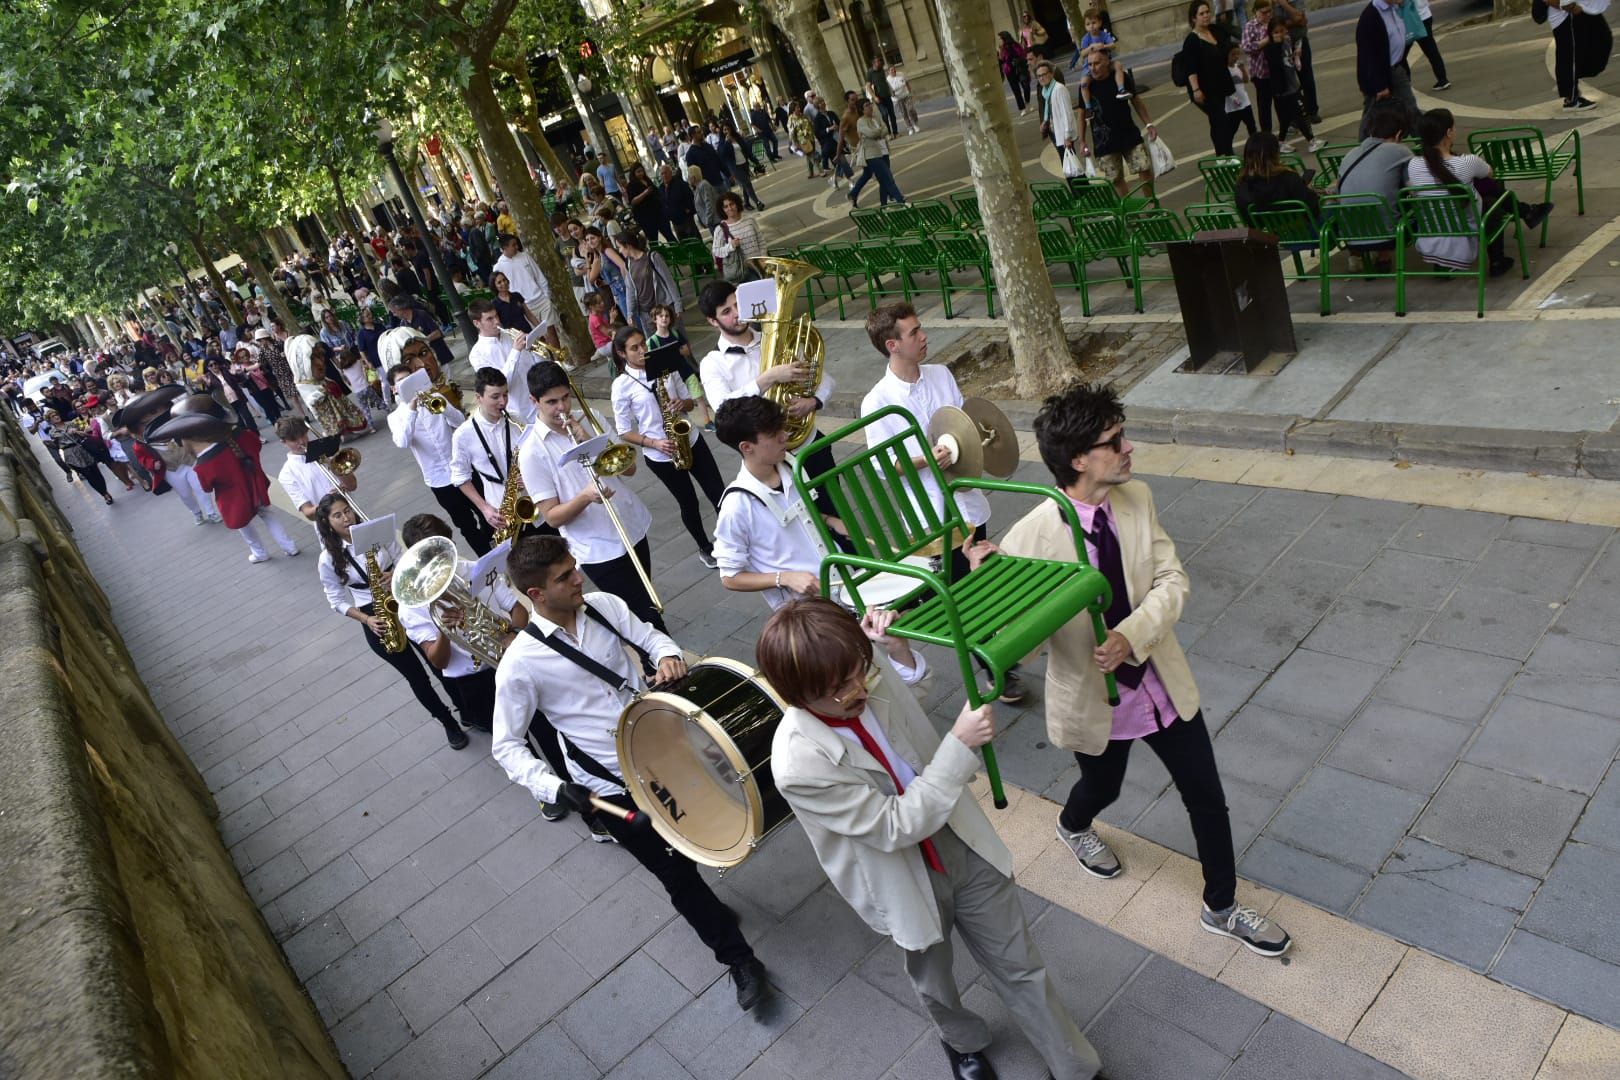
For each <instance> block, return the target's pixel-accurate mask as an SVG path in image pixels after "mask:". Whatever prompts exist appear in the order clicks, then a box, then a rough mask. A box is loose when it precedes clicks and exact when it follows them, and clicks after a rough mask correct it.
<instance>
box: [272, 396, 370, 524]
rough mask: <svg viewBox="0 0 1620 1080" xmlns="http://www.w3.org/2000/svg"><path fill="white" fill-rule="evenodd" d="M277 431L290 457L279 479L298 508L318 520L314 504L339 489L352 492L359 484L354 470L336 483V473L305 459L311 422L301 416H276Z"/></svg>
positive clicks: (283, 463) (312, 518)
mask: <svg viewBox="0 0 1620 1080" xmlns="http://www.w3.org/2000/svg"><path fill="white" fill-rule="evenodd" d="M276 435H277V436H278V437H279V438H280V439H281V445H282V446H284V447H286V449H287V460H286V461H284V462H282V464H281V471H280V472H279V473H277V474H276V481H277V482H278V483H279V484H280V485H281V487H282V490H284V491H286V493H287V495H288V497H289V498H291V499H292V502H293V505H294V506H296V507H298V512H299V513H300V514H303V515H304V517H305V518H307V519H308V520H309V521H310V522H311V523H313V522H314V521H315V507H316V506H318V505H319V504H320V501H321V499H322V497H323V496H325V495H326V494H328V493H329V492H333V491H339V490H342V491H345V492H351V491H353V490H354V489H355V488H356V487H358V486H359V483H358V482H357V481H356V480H355V478H354V474H353V473H350V474H349V475H348V476H339V477H337V482H336V483H333V476H334V474H332V473H329V472H328V471H327V470H326V469H324V468H322V467H321V466H320V465H317V464H316V463H315V462H313V461H308V460H306V459H305V457H304V451H305V450H307V449H309V425H308V424H307V423H305V422H304V421H303V420H302V419H300V418H299V417H296V416H283V417H282V418H281V419H280V420H277V421H276Z"/></svg>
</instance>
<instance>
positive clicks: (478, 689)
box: [439, 668, 495, 731]
mask: <svg viewBox="0 0 1620 1080" xmlns="http://www.w3.org/2000/svg"><path fill="white" fill-rule="evenodd" d="M439 681H440V683H442V684H443V686H444V690H445V693H447V694H449V695H450V700H451V701H453V702H455V706H456V711H457V712H459V713H460V714H461V722H462V723H463V724H466V725H467V726H468V727H470V728H477V729H478V730H479V731H489V730H490V729H492V728H493V727H494V726H495V669H494V668H480V669H479V670H478V671H475V672H473V673H472V674H471V675H461V676H458V677H457V678H454V679H445V678H441V679H440V680H439Z"/></svg>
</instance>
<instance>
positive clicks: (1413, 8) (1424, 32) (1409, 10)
mask: <svg viewBox="0 0 1620 1080" xmlns="http://www.w3.org/2000/svg"><path fill="white" fill-rule="evenodd" d="M1401 22H1402V23H1404V24H1405V25H1406V40H1407V42H1408V43H1411V42H1414V41H1422V40H1423V39H1424V38H1426V37H1428V36H1429V28H1428V27H1426V26H1424V25H1423V16H1421V15H1419V14H1418V12H1417V5H1416V4H1402V5H1401Z"/></svg>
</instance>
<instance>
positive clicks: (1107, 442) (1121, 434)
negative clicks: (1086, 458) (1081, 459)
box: [1086, 428, 1125, 454]
mask: <svg viewBox="0 0 1620 1080" xmlns="http://www.w3.org/2000/svg"><path fill="white" fill-rule="evenodd" d="M1105 446H1106V447H1108V449H1110V450H1112V451H1113V452H1114V453H1116V454H1117V453H1119V452H1120V451H1121V450H1123V449H1124V448H1125V429H1124V428H1120V429H1119V430H1118V431H1116V432H1115V433H1114V437H1113V438H1111V439H1104V440H1103V441H1102V442H1095V443H1092V444H1091V445H1090V446H1088V447H1086V453H1088V454H1089V453H1091V451H1093V450H1101V449H1102V448H1103V447H1105Z"/></svg>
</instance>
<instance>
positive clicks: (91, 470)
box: [73, 461, 107, 498]
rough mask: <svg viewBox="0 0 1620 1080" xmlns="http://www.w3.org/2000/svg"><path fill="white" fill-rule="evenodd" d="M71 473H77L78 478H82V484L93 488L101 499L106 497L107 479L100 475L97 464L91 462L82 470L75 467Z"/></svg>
mask: <svg viewBox="0 0 1620 1080" xmlns="http://www.w3.org/2000/svg"><path fill="white" fill-rule="evenodd" d="M73 471H74V472H76V473H78V474H79V475H80V476H82V477H83V478H84V482H85V483H87V484H89V485H90V486H91V487H92V488H94V489H95V492H96V494H97V495H100V496H102V497H103V498H105V497H106V495H107V478H106V477H105V476H103V475H101V466H100V465H98V464H96V463H95V462H93V461H92V462H91V463H90V464H89V465H87V466H85V467H84V468H82V469H81V468H79V467H77V466H74V467H73Z"/></svg>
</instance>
